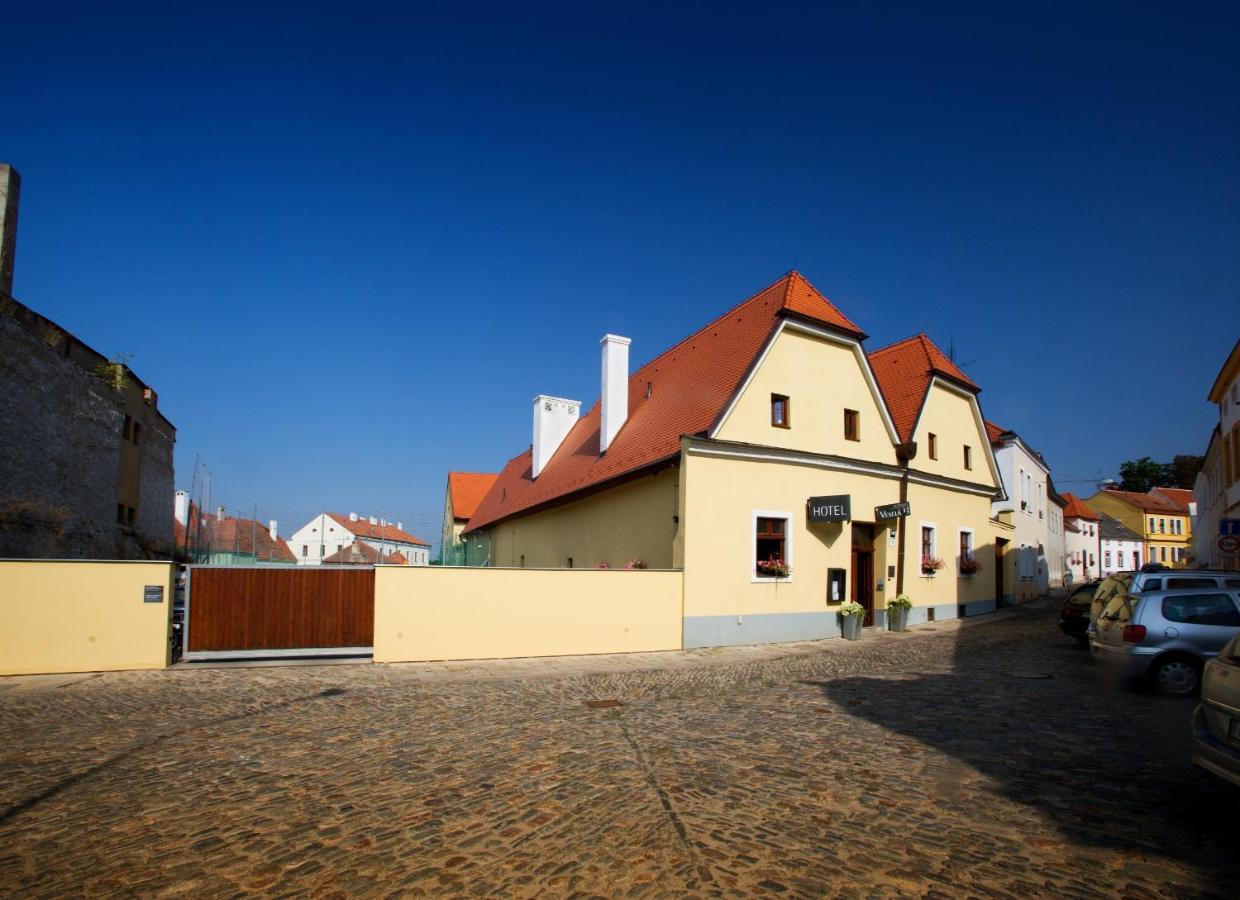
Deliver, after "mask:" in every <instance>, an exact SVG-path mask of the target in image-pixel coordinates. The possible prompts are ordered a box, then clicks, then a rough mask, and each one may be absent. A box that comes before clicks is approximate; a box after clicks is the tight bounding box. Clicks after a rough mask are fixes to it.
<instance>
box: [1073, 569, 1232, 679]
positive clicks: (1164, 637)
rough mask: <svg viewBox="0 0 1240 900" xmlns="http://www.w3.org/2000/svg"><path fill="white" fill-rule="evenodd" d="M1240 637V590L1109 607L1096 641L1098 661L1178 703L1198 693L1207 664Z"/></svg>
mask: <svg viewBox="0 0 1240 900" xmlns="http://www.w3.org/2000/svg"><path fill="white" fill-rule="evenodd" d="M1237 633H1240V590H1226V589H1223V588H1217V587H1213V588H1208V589H1207V588H1201V589H1197V590H1192V589H1188V590H1174V591H1167V590H1161V591H1145V592H1142V593H1140V594H1120V595H1118V596H1115V597H1112V598H1111V600H1110V601H1108V603H1107V606H1106V609H1105V610H1103V613H1102V615H1101V616H1099V618H1098V622H1097V626H1096V628H1095V629H1094V633H1093V635H1092V637H1091V638H1090V643H1089V646H1090V651H1091V652H1092V653H1093V656H1094V658H1095V659H1097V660H1099V661H1100V662H1102V663H1104V664H1105V665H1107V666H1109V667H1110V668H1111V669H1112V670H1113V671H1115V672H1117V673H1118V674H1119V675H1121V676H1122V677H1124V678H1125V679H1127V680H1149V681H1152V682H1153V683H1154V684H1156V685H1157V686H1158V688H1159V689H1161V690H1162V691H1165V692H1166V693H1168V694H1172V695H1174V696H1177V697H1186V696H1189V695H1191V694H1192V693H1193V692H1195V691H1196V690H1197V687H1198V685H1199V684H1200V681H1201V669H1202V666H1203V665H1204V663H1205V662H1206V660H1208V659H1213V658H1214V657H1215V656H1217V655H1218V653H1219V651H1220V650H1222V649H1223V645H1225V644H1226V643H1227V642H1228V641H1229V640H1231V639H1232V637H1234V636H1235V635H1236V634H1237Z"/></svg>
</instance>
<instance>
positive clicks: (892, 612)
mask: <svg viewBox="0 0 1240 900" xmlns="http://www.w3.org/2000/svg"><path fill="white" fill-rule="evenodd" d="M912 608H913V601H912V600H910V599H909V598H908V597H906V596H905V595H904V594H901V595H900V596H898V597H896V598H895V599H894V600H888V601H887V627H888V628H890V629H891V630H892V631H903V630H904V629H905V628H907V627H908V611H909V610H910V609H912Z"/></svg>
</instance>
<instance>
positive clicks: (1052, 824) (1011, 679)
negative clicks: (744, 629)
mask: <svg viewBox="0 0 1240 900" xmlns="http://www.w3.org/2000/svg"><path fill="white" fill-rule="evenodd" d="M934 627H935V626H928V628H927V631H929V630H930V629H933V628H934ZM415 676H416V669H414V668H411V667H407V666H406V667H402V666H364V665H363V666H322V667H310V668H285V669H215V670H207V671H201V670H200V671H182V670H180V669H174V670H170V671H168V672H162V673H156V672H149V673H118V674H105V675H98V676H94V677H90V678H85V679H66V680H65V681H64V682H63V683H59V685H58V686H54V687H47V688H46V689H42V690H6V691H3V692H0V733H2V734H3V736H4V740H3V744H2V745H0V894H3V895H5V896H22V897H52V896H64V895H74V896H76V895H90V896H98V895H109V896H114V895H122V896H124V895H129V896H151V895H160V896H163V895H185V896H193V897H200V896H225V895H229V896H232V895H237V894H241V893H263V894H279V895H286V896H323V897H326V896H387V895H393V896H399V895H410V896H423V895H462V896H469V895H472V896H483V895H499V896H518V897H521V896H532V895H534V894H540V893H543V894H548V895H552V896H562V895H583V896H591V895H602V896H625V897H630V896H632V897H637V896H667V895H678V896H680V895H701V896H706V895H725V896H747V895H755V894H764V893H766V894H771V895H782V896H806V895H815V896H817V895H824V894H831V895H837V896H846V897H848V896H856V897H862V896H864V897H883V896H897V895H899V896H907V895H919V896H938V897H959V896H978V897H982V896H1031V895H1046V894H1053V893H1057V894H1066V895H1070V896H1082V897H1094V896H1125V897H1148V896H1168V897H1171V896H1174V897H1183V896H1200V895H1208V894H1213V895H1217V896H1228V897H1234V896H1236V895H1237V893H1238V891H1237V888H1236V886H1237V885H1238V884H1240V858H1238V854H1237V853H1236V847H1237V846H1240V840H1238V838H1240V822H1238V821H1237V817H1236V816H1235V815H1234V811H1235V809H1236V808H1237V800H1240V792H1238V791H1236V790H1234V789H1233V788H1231V787H1229V786H1228V785H1226V784H1224V783H1222V782H1219V781H1217V780H1215V779H1213V778H1211V777H1210V776H1208V775H1206V774H1204V773H1200V772H1198V771H1196V770H1195V769H1194V768H1193V767H1192V766H1191V765H1190V763H1189V761H1188V760H1189V747H1190V744H1189V735H1188V716H1189V713H1190V712H1191V709H1192V702H1191V701H1175V700H1169V699H1164V698H1160V697H1154V696H1149V695H1142V694H1134V693H1127V692H1123V691H1120V690H1118V689H1116V688H1115V687H1114V686H1113V685H1110V684H1107V683H1105V682H1103V681H1102V680H1100V679H1099V678H1098V677H1097V675H1096V673H1095V672H1094V671H1093V669H1092V667H1091V666H1090V661H1089V659H1088V656H1087V654H1086V653H1085V652H1084V651H1082V650H1081V649H1079V648H1078V647H1077V646H1076V645H1075V644H1074V643H1073V642H1072V641H1070V640H1068V639H1067V638H1064V637H1063V636H1062V635H1060V634H1059V633H1058V631H1057V630H1056V628H1055V616H1054V610H1053V609H1052V607H1051V605H1050V604H1044V605H1042V606H1041V607H1039V608H1025V609H1023V610H1021V611H1020V612H1019V613H1018V614H1017V615H1014V616H1011V617H1009V618H1007V619H1002V620H997V621H994V622H992V623H989V624H986V625H983V626H980V627H972V628H964V629H958V630H957V629H946V628H944V629H942V630H935V631H933V632H932V633H924V634H923V635H922V636H920V637H918V638H916V639H914V640H903V641H898V642H891V641H871V642H867V643H863V644H862V645H860V646H857V647H854V648H850V651H849V652H820V653H815V654H810V655H799V656H791V657H787V658H783V659H764V660H756V661H752V662H745V663H740V664H732V665H711V666H697V667H681V668H674V669H662V670H656V671H646V672H632V671H627V672H617V673H612V674H595V675H567V676H548V677H538V678H530V677H512V678H507V679H503V678H486V679H479V680H475V681H469V680H458V681H428V680H426V679H419V678H418V677H415ZM606 699H617V700H620V701H622V703H623V704H624V705H623V706H616V707H610V708H607V707H603V708H591V707H588V706H586V705H584V704H583V702H582V701H584V700H606Z"/></svg>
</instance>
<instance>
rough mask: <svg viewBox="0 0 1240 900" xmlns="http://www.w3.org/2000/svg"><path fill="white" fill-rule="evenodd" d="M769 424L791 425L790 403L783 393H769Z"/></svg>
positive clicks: (778, 426) (776, 425)
mask: <svg viewBox="0 0 1240 900" xmlns="http://www.w3.org/2000/svg"><path fill="white" fill-rule="evenodd" d="M771 426H772V427H773V428H791V427H792V404H791V403H790V402H789V400H788V397H787V396H786V395H784V394H771Z"/></svg>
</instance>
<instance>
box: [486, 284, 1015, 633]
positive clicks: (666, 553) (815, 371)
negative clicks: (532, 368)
mask: <svg viewBox="0 0 1240 900" xmlns="http://www.w3.org/2000/svg"><path fill="white" fill-rule="evenodd" d="M865 339H866V335H865V334H864V333H863V332H862V331H861V330H860V328H859V327H858V326H857V325H856V324H854V323H853V322H852V320H850V319H849V318H848V317H847V316H845V315H844V314H843V313H842V312H841V311H840V310H839V309H838V308H836V307H835V306H834V305H833V304H832V303H831V302H830V301H828V300H827V299H826V298H825V297H824V296H823V295H822V294H820V293H819V292H818V291H816V290H815V289H814V288H813V287H812V286H811V285H810V284H809V282H807V281H806V280H805V279H804V278H803V277H802V276H801V275H799V274H797V273H795V272H794V273H791V274H789V275H787V276H785V277H784V278H781V279H780V280H779V281H777V282H775V283H774V284H772V285H771V286H770V287H768V288H766V289H764V290H762V291H760V292H759V293H757V294H755V295H754V296H752V297H750V298H749V299H747V300H745V301H744V302H742V303H741V304H739V305H738V306H736V307H734V308H732V309H730V310H728V311H727V312H725V313H724V314H723V315H721V316H720V317H719V318H717V319H716V320H714V321H713V322H711V323H709V324H708V325H706V326H705V327H704V328H702V329H701V330H699V331H698V332H696V333H695V334H692V335H690V336H689V337H687V338H685V339H684V340H682V341H681V342H680V343H678V344H676V345H675V346H674V347H672V348H671V349H670V350H667V351H666V352H664V353H662V354H660V355H659V356H657V357H655V358H654V359H653V360H652V361H651V362H649V363H647V364H646V365H644V366H642V367H641V368H639V369H638V370H637V371H635V372H632V373H630V370H629V366H628V351H629V343H628V340H627V339H625V338H621V337H618V336H615V335H608V336H606V337H604V338H603V341H602V384H601V398H600V400H599V402H598V403H596V404H595V405H594V406H592V407H591V408H590V409H589V410H588V411H587V412H586V413H585V414H584V415H582V414H580V408H581V404H580V403H579V402H577V401H573V400H566V399H563V398H556V397H549V396H540V397H538V398H536V399H535V402H534V420H533V426H534V428H533V441H532V443H531V446H530V448H529V449H528V450H526V451H525V452H523V453H521V454H520V455H518V456H517V457H515V458H514V459H513V460H511V461H510V462H509V463H508V464H507V465H506V466H505V467H504V470H503V471H502V472H501V473H500V474H499V476H498V477H497V478H496V480H495V482H494V484H493V485H492V486H491V488H490V490H489V491H488V492H487V494H486V496H485V497H484V498H483V499H482V501H481V502H480V503H479V505H478V508H477V510H476V511H475V512H474V514H473V516H472V517H471V518H470V520H469V524H468V526H467V528H466V529H465V531H464V532H463V533H464V535H465V536H466V537H469V536H471V535H477V534H485V535H487V537H488V539H489V541H490V553H491V558H490V564H491V565H492V566H511V567H524V568H535V567H545V568H590V567H608V568H613V569H615V568H624V567H633V568H640V567H650V568H676V569H683V571H684V601H683V604H684V646H686V647H697V646H711V645H719V644H744V643H757V642H763V641H781V640H794V639H810V638H821V637H827V636H831V635H833V634H838V633H839V617H838V614H837V610H838V607H839V604H840V603H842V602H843V601H845V600H849V599H851V600H855V601H856V602H858V603H860V604H861V605H862V606H864V607H865V608H866V609H867V611H868V613H867V620H868V621H869V622H881V621H882V618H883V615H884V612H885V605H886V602H887V600H889V599H891V598H893V597H895V596H896V595H897V594H901V593H903V594H906V595H908V596H909V597H910V598H911V599H912V601H913V603H914V610H913V615H912V618H911V621H914V622H916V621H925V620H927V619H935V618H944V617H954V616H957V615H960V614H969V613H973V612H981V611H987V610H990V609H993V608H994V606H995V604H996V598H1000V597H1002V596H1003V595H1004V592H1005V587H1004V586H1005V583H1008V582H1009V581H1010V579H1011V578H1012V574H1013V573H1012V572H1011V570H1010V563H1009V558H1008V554H1007V553H1006V548H1007V545H1008V544H1009V543H1010V541H1011V538H1012V535H1013V534H1014V528H1013V526H1011V525H1010V524H1004V523H1001V522H999V521H997V520H995V519H992V518H991V501H992V500H993V499H995V498H996V497H999V496H1002V487H1001V481H1000V478H999V473H998V470H997V468H996V465H995V458H994V455H993V453H992V451H991V445H990V441H989V440H988V438H987V434H986V430H985V426H984V424H983V419H982V414H981V409H980V406H979V405H978V400H977V395H978V392H979V390H980V389H979V388H978V386H977V385H976V384H974V383H973V381H972V380H971V379H970V378H969V377H968V376H967V375H966V374H965V373H964V372H963V371H961V370H960V369H959V368H958V367H957V366H956V365H955V364H953V363H952V362H951V360H949V359H948V358H947V357H946V356H945V355H944V354H942V353H941V352H940V351H939V350H938V349H937V348H936V347H935V346H934V344H933V343H932V342H931V341H930V340H929V338H927V337H925V336H924V335H918V336H916V337H914V338H910V339H908V340H906V341H901V342H899V343H897V344H893V345H891V346H888V347H885V348H882V349H880V350H876V351H873V352H867V351H866V349H865V348H864V346H863V342H864V341H865Z"/></svg>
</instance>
